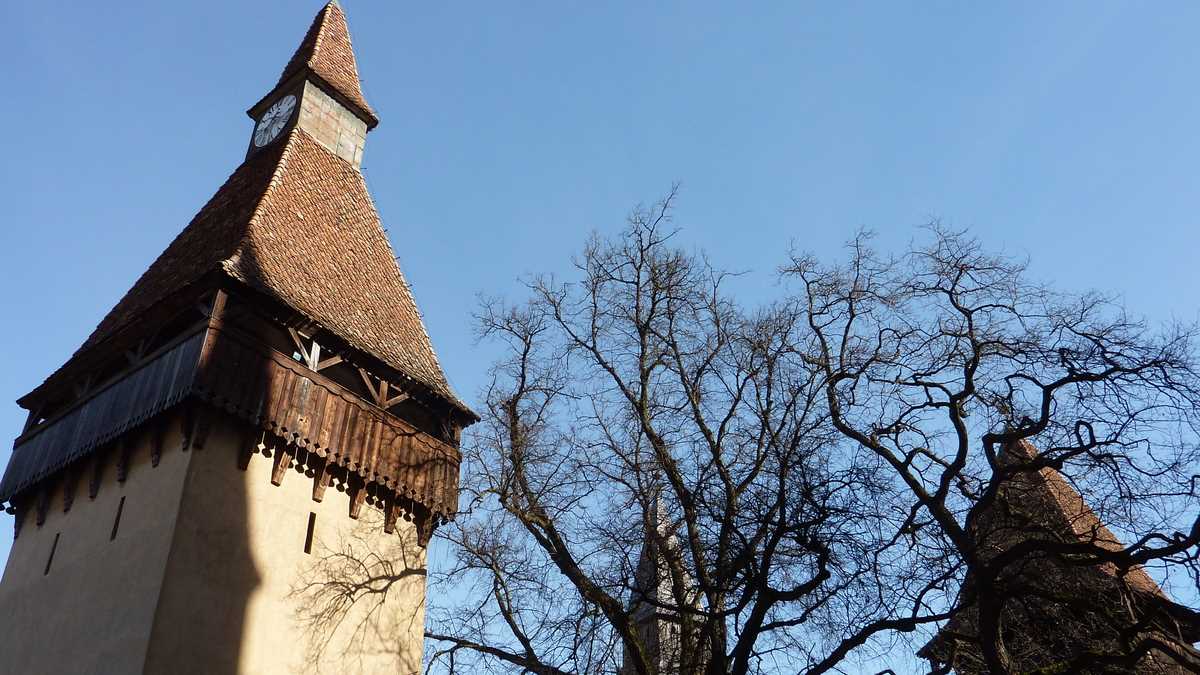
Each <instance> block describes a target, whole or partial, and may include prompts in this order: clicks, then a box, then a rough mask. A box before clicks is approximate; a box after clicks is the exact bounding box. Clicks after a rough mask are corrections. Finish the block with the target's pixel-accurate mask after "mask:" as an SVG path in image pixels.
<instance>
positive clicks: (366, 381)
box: [358, 368, 379, 403]
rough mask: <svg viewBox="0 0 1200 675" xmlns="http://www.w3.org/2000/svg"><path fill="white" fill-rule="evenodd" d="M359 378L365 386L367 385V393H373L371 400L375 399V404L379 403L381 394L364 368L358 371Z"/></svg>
mask: <svg viewBox="0 0 1200 675" xmlns="http://www.w3.org/2000/svg"><path fill="white" fill-rule="evenodd" d="M358 376H359V377H361V378H362V381H363V384H365V385H367V391H369V392H371V398H373V399H375V403H379V392H378V391H377V390H376V389H375V383H374V382H372V381H371V376H370V375H369V374H368V373H367V371H365V370H363V369H362V368H359V369H358Z"/></svg>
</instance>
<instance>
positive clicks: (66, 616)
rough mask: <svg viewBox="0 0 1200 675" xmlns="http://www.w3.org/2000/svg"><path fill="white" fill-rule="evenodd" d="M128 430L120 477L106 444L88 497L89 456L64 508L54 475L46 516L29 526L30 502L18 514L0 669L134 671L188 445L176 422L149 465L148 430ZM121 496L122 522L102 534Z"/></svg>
mask: <svg viewBox="0 0 1200 675" xmlns="http://www.w3.org/2000/svg"><path fill="white" fill-rule="evenodd" d="M133 439H135V440H134V443H135V445H134V447H133V450H132V453H131V456H130V466H129V472H128V475H127V478H126V480H125V482H124V483H120V482H118V481H117V478H116V473H117V471H116V453H115V452H110V453H109V454H108V456H107V461H106V462H105V464H104V473H103V480H102V482H101V484H100V489H99V491H98V493H97V495H96V498H95V499H90V498H89V497H88V479H89V477H90V476H91V474H92V470H93V463H92V462H94V461H95V460H92V462H88V463H87V464H85V466H84V467H83V471H82V472H81V475H80V478H79V480H78V483H77V485H76V487H75V498H74V501H73V502H72V504H71V509H70V511H68V512H65V513H64V511H63V505H64V501H63V499H64V486H63V484H62V482H61V481H60V482H59V483H58V485H57V486H55V487H54V489H53V493H52V498H51V500H50V507H49V511H48V512H47V516H46V520H45V523H44V524H42V525H41V526H40V527H39V526H37V525H36V514H35V509H33V508H30V509H28V510H27V511H26V512H25V514H24V515H23V521H24V522H22V523H21V524H20V525H21V530H20V535H19V536H18V537H17V539H16V540H15V541H14V542H13V547H12V552H11V553H10V555H9V558H8V564H7V566H6V567H5V570H4V578H3V581H0V672H3V673H137V672H141V671H142V666H143V662H144V659H145V657H146V650H147V645H148V642H149V638H150V634H151V626H152V625H153V622H154V613H155V604H156V601H157V599H158V596H159V591H160V589H161V586H162V582H163V570H164V569H165V568H166V563H167V558H168V552H169V550H170V546H171V535H172V532H173V531H174V528H175V521H176V518H177V516H178V512H179V499H180V495H181V494H182V493H183V484H184V481H185V478H186V476H187V470H188V465H189V463H190V460H191V458H192V453H190V452H182V451H181V450H180V443H181V439H182V437H181V434H180V433H179V431H178V429H177V427H176V426H175V425H171V426H170V427H169V430H168V431H167V433H166V434H165V436H164V442H163V451H162V458H161V461H160V463H159V464H158V466H156V467H154V466H152V465H151V457H150V443H149V437H148V435H147V434H145V433H142V434H135V435H134V436H133ZM122 498H124V499H125V502H124V505H123V507H121V519H120V525H119V527H118V529H117V532H116V536H115V537H114V538H112V539H111V540H110V536H111V535H112V532H113V523H114V520H115V518H116V514H117V509H118V505H120V504H121V499H122ZM56 536H57V539H58V543H57V546H55V544H54V541H55V538H56ZM51 548H54V556H53V560H52V561H50V566H49V569H48V570H47V561H48V560H49V558H50V551H51Z"/></svg>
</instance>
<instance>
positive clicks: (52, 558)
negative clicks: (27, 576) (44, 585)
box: [42, 532, 62, 576]
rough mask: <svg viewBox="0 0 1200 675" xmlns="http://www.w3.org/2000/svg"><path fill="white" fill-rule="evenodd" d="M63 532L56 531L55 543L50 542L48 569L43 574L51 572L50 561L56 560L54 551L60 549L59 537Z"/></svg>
mask: <svg viewBox="0 0 1200 675" xmlns="http://www.w3.org/2000/svg"><path fill="white" fill-rule="evenodd" d="M61 535H62V532H55V533H54V543H53V544H50V556H49V557H48V558H46V569H45V570H44V571H43V572H42V576H46V575H47V574H50V563H52V562H54V552H55V551H57V550H58V538H59V536H61Z"/></svg>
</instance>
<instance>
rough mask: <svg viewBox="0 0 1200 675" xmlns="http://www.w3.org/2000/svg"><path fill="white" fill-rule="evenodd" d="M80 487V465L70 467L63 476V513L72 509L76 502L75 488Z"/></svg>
mask: <svg viewBox="0 0 1200 675" xmlns="http://www.w3.org/2000/svg"><path fill="white" fill-rule="evenodd" d="M77 487H79V467H74V466H73V467H69V468H68V469H67V470H66V475H65V476H63V513H66V512H68V511H70V510H71V505H72V504H74V503H75V489H76V488H77Z"/></svg>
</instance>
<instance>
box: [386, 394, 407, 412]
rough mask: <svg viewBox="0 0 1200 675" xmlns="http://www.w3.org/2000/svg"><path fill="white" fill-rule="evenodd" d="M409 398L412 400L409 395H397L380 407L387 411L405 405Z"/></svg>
mask: <svg viewBox="0 0 1200 675" xmlns="http://www.w3.org/2000/svg"><path fill="white" fill-rule="evenodd" d="M409 398H411V396H409V395H408V394H397V395H395V396H393V397H391V398H389V399H388V400H386V401H384V402H383V405H381V406H379V407H381V408H383V409H384V410H387V409H389V408H391V407H392V406H394V405H400V404H401V403H404V402H405V401H407V400H408V399H409Z"/></svg>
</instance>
